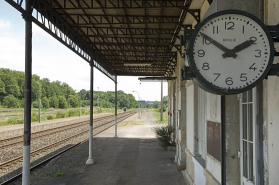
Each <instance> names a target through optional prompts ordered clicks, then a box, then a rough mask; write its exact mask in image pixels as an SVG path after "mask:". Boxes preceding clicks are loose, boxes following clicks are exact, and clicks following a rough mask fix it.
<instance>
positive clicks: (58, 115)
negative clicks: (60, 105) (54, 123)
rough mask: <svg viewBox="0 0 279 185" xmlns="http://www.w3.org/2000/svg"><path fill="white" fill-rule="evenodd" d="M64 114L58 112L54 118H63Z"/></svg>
mask: <svg viewBox="0 0 279 185" xmlns="http://www.w3.org/2000/svg"><path fill="white" fill-rule="evenodd" d="M65 116H66V115H65V112H62V111H58V112H56V118H65Z"/></svg>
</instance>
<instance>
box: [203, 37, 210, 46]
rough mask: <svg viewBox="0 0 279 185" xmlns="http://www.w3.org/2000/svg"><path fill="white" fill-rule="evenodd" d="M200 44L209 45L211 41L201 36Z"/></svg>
mask: <svg viewBox="0 0 279 185" xmlns="http://www.w3.org/2000/svg"><path fill="white" fill-rule="evenodd" d="M202 44H203V45H204V44H206V45H209V44H211V42H210V41H208V40H206V38H204V37H203V38H202Z"/></svg>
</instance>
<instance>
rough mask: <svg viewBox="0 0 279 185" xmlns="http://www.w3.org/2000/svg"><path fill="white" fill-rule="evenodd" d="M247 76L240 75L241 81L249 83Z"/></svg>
mask: <svg viewBox="0 0 279 185" xmlns="http://www.w3.org/2000/svg"><path fill="white" fill-rule="evenodd" d="M246 75H247V74H246V73H241V75H240V81H242V82H245V81H247V76H246Z"/></svg>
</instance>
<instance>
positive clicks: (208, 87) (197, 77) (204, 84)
mask: <svg viewBox="0 0 279 185" xmlns="http://www.w3.org/2000/svg"><path fill="white" fill-rule="evenodd" d="M224 14H239V15H243V16H246V17H249V18H250V19H252V20H254V21H255V22H256V23H257V24H258V25H259V26H261V27H262V29H263V30H264V32H265V34H266V36H267V38H268V41H269V45H270V58H269V61H268V64H267V67H266V69H265V71H264V72H263V74H262V75H261V76H260V77H259V78H258V79H257V80H256V81H255V82H253V83H251V84H250V85H248V86H245V87H243V88H236V89H224V88H220V87H217V86H215V85H213V84H211V83H209V82H208V81H207V80H206V79H205V78H204V77H203V76H202V75H201V74H200V73H199V71H198V69H197V66H196V64H195V61H194V56H193V46H194V42H195V39H196V37H197V35H198V33H199V31H200V29H201V28H202V27H203V25H205V24H207V23H208V22H209V21H210V20H211V19H213V18H215V17H218V16H220V15H224ZM188 48H189V49H188V56H189V57H188V58H189V61H188V63H189V67H190V69H191V71H192V73H193V81H194V83H195V84H197V85H198V86H199V87H200V88H202V89H204V90H205V91H208V92H211V93H213V94H219V95H229V94H238V93H242V92H245V91H248V90H250V89H252V88H254V87H255V86H257V85H258V84H259V83H261V82H262V81H263V80H264V79H265V78H266V76H267V75H268V73H269V71H270V69H271V67H272V63H273V60H274V52H275V50H274V43H273V38H272V36H271V34H270V32H269V30H268V28H267V27H266V25H265V24H264V23H263V22H262V21H260V20H259V19H258V18H257V17H256V16H254V15H252V14H250V13H247V12H244V11H240V10H224V11H220V12H217V13H214V14H211V15H210V16H208V17H207V18H205V19H204V20H203V21H202V22H200V23H199V24H198V25H197V27H196V29H195V30H194V32H193V34H192V37H191V39H190V42H189V47H188Z"/></svg>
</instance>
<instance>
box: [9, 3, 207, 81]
mask: <svg viewBox="0 0 279 185" xmlns="http://www.w3.org/2000/svg"><path fill="white" fill-rule="evenodd" d="M6 1H7V2H8V3H9V4H11V5H12V6H14V7H15V8H16V9H17V10H19V11H20V12H21V13H23V16H24V15H26V13H25V1H26V0H6ZM204 1H205V0H32V2H33V8H34V9H33V14H32V21H33V22H34V23H35V24H37V25H39V26H40V27H41V28H42V29H44V30H45V31H47V32H48V33H49V34H51V35H52V36H53V37H54V38H56V39H57V40H59V41H60V42H61V43H63V44H64V45H66V46H67V47H68V48H70V49H71V50H73V51H74V52H75V53H77V54H78V55H80V56H81V57H82V58H84V59H85V60H86V61H88V62H93V63H94V66H95V67H96V68H97V69H99V70H100V71H101V72H103V73H104V74H105V75H107V76H108V77H109V78H110V79H112V80H114V81H115V75H119V76H121V75H122V76H123V75H124V76H161V77H171V76H172V74H173V71H174V70H175V66H176V62H177V61H176V60H177V51H180V40H179V39H180V38H179V35H181V34H182V32H183V29H192V23H193V22H194V21H197V22H199V20H200V7H201V6H202V4H203V3H204ZM208 1H209V0H208ZM209 3H211V1H209ZM186 17H188V18H187V19H186Z"/></svg>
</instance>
